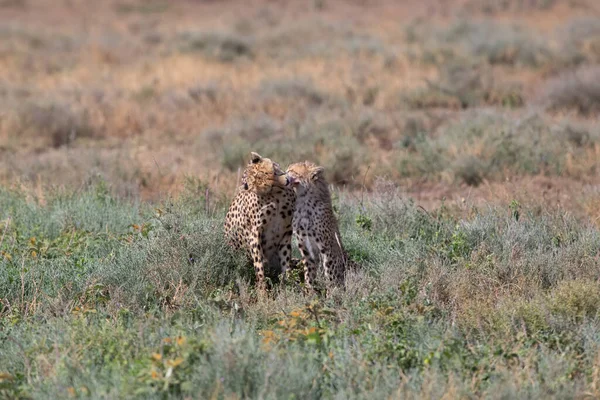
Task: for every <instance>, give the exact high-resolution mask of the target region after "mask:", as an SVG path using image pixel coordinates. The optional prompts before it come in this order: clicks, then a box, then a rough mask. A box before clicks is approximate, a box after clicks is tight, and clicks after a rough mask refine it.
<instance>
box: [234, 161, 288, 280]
mask: <svg viewBox="0 0 600 400" xmlns="http://www.w3.org/2000/svg"><path fill="white" fill-rule="evenodd" d="M291 183H292V182H291V180H290V179H289V178H288V177H287V175H286V173H285V172H283V171H282V170H281V168H280V167H279V164H277V163H275V162H273V161H271V160H270V159H268V158H263V157H261V156H260V155H259V154H257V153H254V152H253V153H251V157H250V162H249V163H248V165H247V166H246V168H245V170H244V174H243V179H242V184H241V185H240V186H239V187H238V188H237V192H236V195H235V198H234V199H233V202H232V203H231V206H230V207H229V211H228V212H227V216H226V217H225V229H224V231H225V237H226V239H227V241H228V243H229V244H230V245H231V246H232V247H234V248H237V249H243V250H245V251H246V253H247V254H248V256H249V257H250V258H251V259H252V261H253V263H254V272H255V274H256V282H257V284H258V286H259V287H260V288H264V278H265V268H268V269H267V272H273V271H274V270H276V269H277V268H278V267H279V268H280V269H279V271H275V272H276V273H278V272H280V273H282V274H285V271H286V270H287V269H288V266H289V264H290V259H291V256H292V246H291V241H292V232H293V231H292V218H293V214H294V204H295V197H296V196H295V193H294V189H293V188H292V184H291Z"/></svg>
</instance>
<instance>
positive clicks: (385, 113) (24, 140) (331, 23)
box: [0, 0, 597, 212]
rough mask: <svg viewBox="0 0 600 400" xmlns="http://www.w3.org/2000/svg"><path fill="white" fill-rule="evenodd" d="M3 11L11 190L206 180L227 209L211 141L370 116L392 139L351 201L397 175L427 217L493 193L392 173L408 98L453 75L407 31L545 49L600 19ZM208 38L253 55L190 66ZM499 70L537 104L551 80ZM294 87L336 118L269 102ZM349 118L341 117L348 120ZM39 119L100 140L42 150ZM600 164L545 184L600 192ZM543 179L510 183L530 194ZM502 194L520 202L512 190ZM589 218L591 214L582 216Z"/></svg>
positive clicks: (219, 5) (575, 162)
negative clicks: (468, 34)
mask: <svg viewBox="0 0 600 400" xmlns="http://www.w3.org/2000/svg"><path fill="white" fill-rule="evenodd" d="M6 4H7V5H9V6H4V7H3V8H2V9H1V10H0V36H1V37H2V42H3V44H2V45H0V54H1V56H0V70H2V79H1V80H0V105H1V106H2V110H3V111H2V112H1V113H0V179H2V180H3V181H4V182H11V181H15V180H16V179H19V180H21V181H23V182H28V181H31V182H34V183H35V182H43V184H48V185H56V184H58V185H63V184H65V185H79V184H81V183H82V182H84V181H85V180H86V179H89V177H90V176H91V175H93V174H101V175H103V176H104V177H105V178H106V179H108V180H109V182H111V183H112V184H113V185H114V187H115V188H117V189H118V190H121V191H124V192H126V193H132V194H135V195H140V196H142V197H143V198H156V197H157V196H159V195H161V194H164V193H166V192H177V191H178V190H179V189H180V188H181V184H182V179H183V177H185V176H186V175H194V176H199V177H200V178H201V179H202V180H204V181H206V182H207V183H208V184H209V185H210V186H211V187H212V188H213V189H215V190H217V191H221V192H226V193H230V192H231V190H232V189H233V187H234V186H235V180H236V178H237V171H232V170H230V169H227V168H224V166H223V160H222V158H223V154H222V153H221V152H220V150H219V149H216V148H214V146H212V145H211V144H210V142H209V141H207V136H206V132H207V131H210V130H211V129H213V130H214V129H219V128H223V129H229V128H228V127H230V126H231V124H232V123H233V122H234V121H248V120H252V119H256V118H263V117H264V116H267V117H269V118H271V119H272V120H274V121H279V122H281V123H283V124H284V128H283V134H284V135H289V134H290V130H291V129H292V128H291V126H293V124H292V123H290V121H292V120H293V121H296V122H294V123H303V121H305V120H309V119H311V118H314V120H315V121H317V122H319V121H326V120H327V118H329V117H328V114H331V116H337V118H339V120H341V121H343V120H344V119H345V118H348V117H351V116H355V117H356V116H359V115H362V114H364V113H367V114H369V115H370V114H374V115H375V116H376V117H377V116H381V118H383V119H387V122H386V123H385V124H384V125H385V127H384V128H385V129H384V130H385V133H384V134H382V135H379V136H378V134H377V132H376V133H368V134H367V136H366V137H365V138H360V139H359V143H360V146H362V147H363V148H364V149H363V150H361V151H362V154H366V157H367V159H368V160H367V161H366V163H365V164H363V165H360V166H359V167H358V168H357V169H356V174H355V175H352V176H351V177H349V179H350V181H352V182H353V184H352V185H350V186H353V187H354V188H360V187H361V186H362V184H363V183H367V184H369V183H371V182H372V181H373V180H374V178H375V177H376V176H377V175H386V176H388V177H389V178H391V179H393V180H396V181H398V182H400V183H402V184H403V185H404V186H405V187H406V188H407V192H408V193H410V194H412V195H413V196H416V197H417V198H418V199H423V201H427V202H428V203H431V204H439V202H440V201H441V199H442V197H443V196H454V197H457V198H461V197H464V194H465V193H467V191H469V192H470V193H471V194H472V196H480V197H481V198H482V199H486V200H489V198H490V196H488V195H486V194H485V190H484V189H483V188H477V189H476V190H470V189H468V188H466V187H464V186H461V185H457V184H456V182H454V180H453V179H454V178H453V175H452V173H451V171H444V172H443V173H441V175H440V176H441V177H442V178H441V179H439V176H438V179H434V180H433V181H431V182H428V183H424V182H425V181H428V180H429V178H427V177H426V176H419V175H411V176H408V177H406V176H402V174H401V173H399V172H398V171H397V170H395V168H396V166H395V165H396V164H395V163H396V161H395V160H396V158H397V154H396V151H397V150H396V146H397V143H399V142H400V141H402V140H404V139H403V138H404V137H405V134H406V129H407V128H406V126H402V125H401V124H400V125H398V122H397V121H398V119H399V118H400V117H402V118H404V117H405V116H406V115H409V112H408V111H407V110H406V109H405V108H404V106H403V105H402V103H401V101H400V98H401V94H403V93H411V92H414V91H416V90H420V89H427V88H428V84H427V82H435V81H436V79H438V77H439V70H440V68H441V67H443V65H436V64H435V63H433V64H432V63H428V62H424V61H423V60H422V59H420V58H419V57H415V56H414V54H415V53H414V52H415V51H416V54H419V53H420V52H422V51H423V49H424V48H425V44H424V43H422V42H419V41H417V42H416V43H413V42H407V31H406V29H407V27H408V26H409V25H410V24H413V23H415V22H416V21H419V20H421V21H425V23H426V25H427V26H432V27H433V26H435V27H445V26H450V25H451V24H452V23H453V21H456V20H457V18H459V17H460V15H463V16H464V13H465V10H471V11H469V12H472V15H471V16H470V18H473V19H475V20H477V19H483V20H484V21H493V22H503V23H519V24H522V25H524V26H527V27H529V28H530V29H532V30H533V31H535V32H541V33H543V34H544V35H548V34H550V33H551V32H553V31H554V30H555V29H556V28H557V26H560V25H561V24H565V23H567V22H568V21H570V20H572V19H573V18H575V17H578V16H581V15H586V14H588V15H589V14H590V13H593V12H595V11H594V9H593V7H594V5H593V4H591V5H589V4H588V5H587V6H586V7H587V8H586V7H584V5H585V4H584V2H579V3H578V4H579V5H577V4H575V5H570V6H569V5H565V4H563V3H562V2H557V4H555V5H554V6H553V7H551V8H549V9H542V8H540V9H532V10H528V12H514V11H510V10H509V11H507V12H500V13H496V14H493V15H487V14H485V13H484V12H480V11H478V9H473V8H466V7H467V6H468V5H469V4H472V2H469V1H466V0H465V1H453V2H445V1H434V0H429V1H407V2H392V1H383V0H382V1H324V2H314V3H303V2H279V3H272V2H264V1H253V2H251V3H243V4H242V3H241V2H236V1H223V2H207V3H203V2H185V1H174V2H166V1H161V0H156V1H151V2H142V1H135V0H130V1H124V0H119V1H111V2H88V1H84V0H71V1H68V2H58V3H57V2H52V1H48V0H36V1H23V2H19V1H16V2H7V3H6ZM586 4H587V3H586ZM10 5H12V6H10ZM590 7H591V8H590ZM590 10H591V11H590ZM197 32H201V33H202V32H204V33H214V34H217V35H219V34H229V35H234V39H235V40H237V39H240V40H248V41H249V43H251V44H250V46H251V53H252V54H251V55H250V57H249V58H247V57H241V58H240V59H239V60H235V61H233V62H223V61H222V60H219V59H215V58H214V57H207V56H206V54H205V53H203V51H205V50H206V49H205V48H204V47H202V48H199V49H198V48H197V49H195V50H193V51H185V50H182V46H183V44H182V40H183V39H181V38H182V37H183V36H182V35H185V34H186V33H187V34H190V33H191V34H195V33H197ZM216 40H227V39H216ZM277 46H279V47H277ZM277 49H279V50H277ZM234 51H237V50H235V49H234ZM278 51H279V52H280V53H278ZM282 52H286V53H285V54H287V55H281V54H284V53H282ZM288 53H289V54H288ZM489 70H490V71H492V74H493V78H494V82H495V84H498V85H502V84H503V82H516V83H518V84H519V85H521V87H522V93H523V96H525V97H527V98H529V97H531V96H532V93H534V92H535V90H536V88H538V86H539V85H540V83H541V82H542V81H543V80H544V78H545V75H546V74H547V70H548V68H545V67H543V68H530V67H522V66H518V65H516V66H514V65H494V66H489ZM296 81H298V82H301V83H300V84H299V85H300V86H302V85H303V84H304V83H303V82H310V83H311V85H312V86H314V88H315V90H318V91H319V93H321V94H322V95H323V96H326V97H327V98H328V99H333V100H331V101H332V102H333V104H334V105H333V106H332V105H330V104H329V103H327V102H325V105H320V106H318V107H315V106H313V105H311V104H310V100H308V103H307V102H306V101H305V100H302V99H299V98H297V97H295V96H297V94H294V93H292V94H290V95H289V97H286V96H288V95H281V94H277V95H269V94H268V93H267V94H265V92H268V90H274V89H269V88H268V87H267V86H268V84H273V85H276V84H280V85H283V86H284V87H283V89H281V90H298V87H297V86H294V88H292V89H289V88H287V87H285V85H289V82H296ZM193 90H196V92H193V95H191V94H190V93H192V91H193ZM278 90H279V89H278ZM490 101H491V102H493V103H494V104H496V102H497V101H498V100H490ZM499 101H500V102H502V101H503V100H502V99H500V100H499ZM335 102H338V103H335ZM339 102H342V103H343V107H339V106H338V105H336V104H339ZM30 104H32V105H33V106H36V107H42V109H44V110H46V108H44V107H48V106H52V105H56V104H61V105H64V107H63V108H65V109H66V110H67V111H66V112H69V113H71V114H72V115H74V117H73V118H78V119H77V121H79V118H80V119H81V121H83V122H81V123H84V124H85V126H86V127H89V129H90V133H88V134H86V135H80V134H79V131H78V130H77V129H80V128H77V129H74V128H73V127H72V122H71V120H70V119H67V122H66V123H64V124H65V126H59V127H58V128H53V130H51V131H52V132H51V134H52V135H54V136H56V137H58V139H56V138H54V139H52V140H51V139H49V138H48V137H43V136H38V135H36V134H35V132H40V135H45V134H47V133H44V132H45V130H44V129H41V128H44V126H42V127H41V128H40V125H39V124H38V125H36V124H33V125H32V124H31V123H29V125H28V122H27V121H25V120H26V117H27V113H28V112H29V111H28V110H29V108H27V107H28V105H30ZM328 107H329V109H328ZM330 109H331V111H329V110H330ZM53 110H54V109H53ZM340 110H342V111H340ZM438 111H439V110H432V111H431V112H429V111H426V112H425V114H424V117H423V118H424V120H425V121H426V124H428V125H427V127H429V126H431V125H436V126H437V125H439V123H437V122H435V121H438V120H442V121H451V120H452V119H454V118H456V116H458V115H460V113H461V111H460V110H454V111H453V110H447V112H446V113H445V114H444V113H442V114H444V116H443V117H437V116H435V115H437V114H436V113H438ZM52 112H57V111H52ZM24 114H25V115H24ZM377 118H380V117H377ZM431 118H433V119H431ZM440 118H441V119H440ZM24 121H25V122H24ZM431 121H434V122H431ZM319 123H320V122H319ZM442 123H443V122H442ZM386 124H387V125H386ZM407 126H408V125H407ZM61 129H62V130H64V131H65V132H66V133H65V132H63V131H61ZM347 129H351V128H347ZM352 129H353V128H352ZM382 129H383V128H382ZM428 129H429V128H428ZM56 130H58V133H56V132H55V131H56ZM76 130H77V131H76ZM75 131H76V132H75ZM431 132H435V127H434V128H431ZM265 140H266V139H265ZM336 140H337V139H336ZM340 140H342V139H340ZM353 140H354V139H353ZM352 143H354V142H352ZM252 145H253V144H252ZM328 146H331V144H327V143H325V144H323V143H322V142H321V141H319V140H316V139H315V142H314V143H306V149H308V150H306V149H305V150H306V151H304V153H306V152H307V151H308V152H309V153H310V152H311V151H312V152H314V153H315V154H320V156H319V157H321V158H323V159H325V155H327V154H328V153H329V152H330V151H331V148H330V147H328ZM350 146H353V145H350ZM482 146H484V144H483V142H480V143H473V144H471V145H470V146H469V149H468V153H469V154H472V155H476V156H477V155H481V154H485V149H484V148H483V147H482ZM451 147H452V148H450V149H449V150H448V151H449V154H455V156H456V155H457V154H460V153H464V152H465V144H464V143H458V142H457V143H453V144H452V146H451ZM310 149H312V150H310ZM286 154H287V153H286ZM596 156H597V146H596V147H592V148H591V149H589V150H586V153H585V156H584V157H580V156H578V157H576V158H574V157H571V156H569V158H568V159H567V162H566V166H565V176H570V177H574V178H575V181H576V182H573V180H572V179H567V178H564V179H562V178H560V179H559V178H556V180H555V181H554V179H555V178H552V177H550V178H547V179H550V180H551V181H553V182H556V185H557V186H561V187H562V186H563V185H575V186H583V185H589V184H594V182H596V181H597V177H596V174H590V173H589V169H590V165H592V164H594V163H595V157H596ZM340 157H341V156H340ZM281 161H282V162H291V161H297V160H293V159H290V160H281ZM240 166H241V165H240ZM367 172H368V173H367ZM365 173H367V174H366V175H367V177H366V178H365ZM531 179H534V178H527V177H520V176H515V177H512V181H516V182H523V185H525V186H527V185H528V184H527V182H528V181H529V180H531ZM566 182H569V183H568V184H567V183H566ZM590 182H592V183H590ZM36 184H37V183H36ZM490 185H496V186H499V189H498V190H508V191H509V192H511V193H512V192H513V189H509V188H508V187H509V186H507V184H505V183H503V181H502V180H500V181H498V182H491V183H490ZM517 186H519V187H520V184H519V185H517ZM431 187H433V188H435V189H429V188H431ZM119 188H120V189H119ZM441 193H443V194H441ZM539 195H540V194H539V193H536V196H537V197H539ZM511 196H512V194H511V195H510V196H507V197H511ZM574 203H577V202H574ZM573 207H576V208H577V209H578V210H581V207H578V206H576V205H573ZM589 209H590V208H589V206H586V207H585V209H584V212H588V211H585V210H589ZM594 212H595V211H594Z"/></svg>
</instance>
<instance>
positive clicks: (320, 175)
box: [286, 161, 327, 193]
mask: <svg viewBox="0 0 600 400" xmlns="http://www.w3.org/2000/svg"><path fill="white" fill-rule="evenodd" d="M324 172H325V168H323V167H321V166H318V165H316V164H313V163H311V162H310V161H304V162H299V163H295V164H292V165H290V166H289V167H288V169H287V171H286V173H287V175H288V177H289V178H290V179H291V181H292V185H293V187H294V189H296V192H298V193H299V192H303V191H305V190H306V189H308V188H309V187H310V186H323V185H324V186H327V182H326V181H325V177H324Z"/></svg>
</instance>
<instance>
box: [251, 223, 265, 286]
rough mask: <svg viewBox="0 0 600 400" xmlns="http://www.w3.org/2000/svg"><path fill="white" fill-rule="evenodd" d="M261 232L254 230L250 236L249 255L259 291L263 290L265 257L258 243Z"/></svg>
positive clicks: (259, 242)
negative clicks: (250, 255)
mask: <svg viewBox="0 0 600 400" xmlns="http://www.w3.org/2000/svg"><path fill="white" fill-rule="evenodd" d="M260 238H261V232H260V230H258V229H257V230H255V231H254V232H253V234H252V244H251V254H252V263H253V264H254V273H255V274H256V284H257V286H258V288H259V289H261V290H263V289H265V256H264V253H263V248H262V244H261V241H260Z"/></svg>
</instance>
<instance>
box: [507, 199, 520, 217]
mask: <svg viewBox="0 0 600 400" xmlns="http://www.w3.org/2000/svg"><path fill="white" fill-rule="evenodd" d="M508 208H509V209H510V213H511V215H512V217H513V218H514V220H515V221H519V218H520V217H521V204H520V203H519V202H518V201H517V200H512V201H511V202H510V205H509V206H508Z"/></svg>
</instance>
